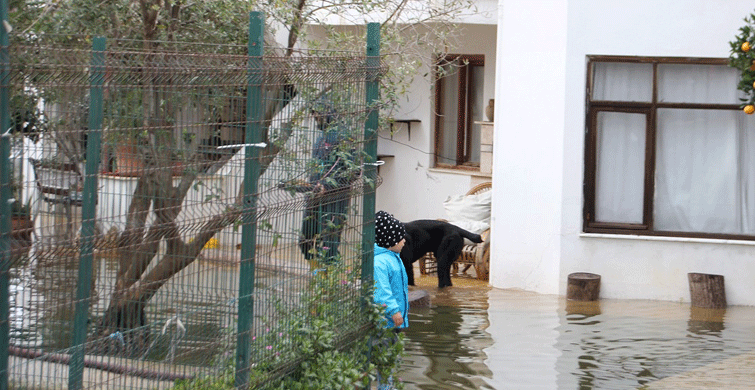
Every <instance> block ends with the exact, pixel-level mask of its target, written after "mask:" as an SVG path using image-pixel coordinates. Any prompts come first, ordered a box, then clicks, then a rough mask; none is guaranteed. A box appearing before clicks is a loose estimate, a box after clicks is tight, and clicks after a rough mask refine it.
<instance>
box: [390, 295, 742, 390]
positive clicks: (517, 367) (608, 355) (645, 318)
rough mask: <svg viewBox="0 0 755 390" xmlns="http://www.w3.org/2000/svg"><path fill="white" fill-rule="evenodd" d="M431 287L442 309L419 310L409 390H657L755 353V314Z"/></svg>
mask: <svg viewBox="0 0 755 390" xmlns="http://www.w3.org/2000/svg"><path fill="white" fill-rule="evenodd" d="M457 284H458V283H457ZM421 288H422V289H424V290H426V291H428V292H429V293H430V295H431V298H432V302H431V305H430V307H429V308H419V309H412V311H410V315H409V322H410V328H409V330H408V331H407V332H406V350H407V356H406V357H405V359H404V365H403V368H402V370H401V372H400V373H399V374H398V375H397V376H398V377H400V378H401V379H402V380H403V382H404V383H405V384H406V388H407V389H496V390H498V389H564V390H567V389H568V390H572V389H579V390H588V389H636V388H641V389H644V388H648V389H652V388H655V387H654V386H655V385H656V384H657V383H663V382H657V381H659V380H661V379H664V378H670V377H674V376H676V375H679V374H683V373H687V372H689V371H690V370H693V369H696V368H700V367H704V366H707V365H709V364H712V363H716V362H721V361H723V360H725V359H729V358H736V357H738V356H742V355H744V354H748V353H752V352H753V351H755V307H738V306H735V307H729V308H728V309H725V310H709V309H708V310H706V309H699V308H691V307H690V305H689V304H684V303H678V302H661V301H644V300H642V301H640V300H606V299H602V300H600V301H598V302H593V303H580V302H573V301H566V300H565V299H564V298H562V297H558V296H552V295H541V294H534V293H529V292H523V291H515V290H501V289H491V288H488V287H487V286H484V285H478V286H476V287H475V286H473V287H464V286H461V287H460V286H454V287H451V288H447V289H444V290H441V291H439V290H438V289H437V288H434V287H421ZM731 364H732V365H737V362H736V360H735V361H733V362H732V363H731ZM750 364H752V363H750ZM725 369H726V364H724V370H725ZM750 379H751V380H755V375H750ZM709 382H710V381H709ZM709 385H710V386H711V387H704V388H715V389H719V388H731V387H728V386H726V384H724V383H719V384H716V383H709ZM741 385H742V386H743V387H741V388H753V386H755V382H753V383H749V384H748V383H742V384H741ZM664 388H666V387H664ZM669 388H671V387H669ZM676 388H680V389H682V388H689V387H683V386H682V387H676ZM696 388H700V387H696Z"/></svg>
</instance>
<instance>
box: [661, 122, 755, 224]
mask: <svg viewBox="0 0 755 390" xmlns="http://www.w3.org/2000/svg"><path fill="white" fill-rule="evenodd" d="M754 128H755V120H753V118H752V117H751V116H748V115H742V114H741V112H740V111H722V110H678V109H676V110H672V109H666V110H659V111H658V126H657V132H658V135H657V138H658V141H657V151H656V174H655V180H656V184H655V187H656V193H655V212H654V214H655V217H654V220H655V226H656V229H658V230H666V231H683V232H704V233H731V234H753V233H755V218H754V215H755V169H754V167H755V159H754V158H753V153H755V133H753V129H754Z"/></svg>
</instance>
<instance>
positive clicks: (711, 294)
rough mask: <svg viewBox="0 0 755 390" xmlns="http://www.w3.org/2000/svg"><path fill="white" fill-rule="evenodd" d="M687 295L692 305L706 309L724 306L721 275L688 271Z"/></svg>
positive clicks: (724, 294)
mask: <svg viewBox="0 0 755 390" xmlns="http://www.w3.org/2000/svg"><path fill="white" fill-rule="evenodd" d="M687 277H688V279H689V295H690V301H691V304H692V306H695V307H704V308H708V309H723V308H726V290H725V289H724V276H723V275H710V274H698V273H693V272H690V273H688V274H687Z"/></svg>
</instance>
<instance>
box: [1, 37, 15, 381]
mask: <svg viewBox="0 0 755 390" xmlns="http://www.w3.org/2000/svg"><path fill="white" fill-rule="evenodd" d="M0 29H2V26H0ZM4 65H5V64H4ZM3 72H5V66H3ZM3 76H4V75H3ZM4 80H7V78H4ZM5 85H6V84H5V83H3V87H2V89H3V90H5V89H6V87H5ZM2 94H3V95H6V97H7V92H4V93H2ZM0 100H2V103H3V106H2V110H3V116H4V117H6V118H7V115H5V112H7V110H8V99H7V98H6V99H2V98H0ZM3 124H4V126H3V128H7V126H8V122H4V121H3ZM10 138H11V135H10V134H9V133H4V134H2V135H1V136H0V180H2V186H0V256H2V257H0V389H2V390H7V389H8V347H9V345H10V340H9V338H10V302H9V299H10V290H9V289H10V261H11V254H10V240H11V237H10V235H11V229H12V226H11V220H10V219H11V216H10V213H11V202H13V199H11V196H12V194H11V189H10V170H11V162H10Z"/></svg>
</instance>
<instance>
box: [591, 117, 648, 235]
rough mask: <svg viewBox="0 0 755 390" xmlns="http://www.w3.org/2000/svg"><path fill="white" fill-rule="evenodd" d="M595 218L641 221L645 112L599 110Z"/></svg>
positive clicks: (599, 220)
mask: <svg viewBox="0 0 755 390" xmlns="http://www.w3.org/2000/svg"><path fill="white" fill-rule="evenodd" d="M597 120H598V123H597V137H598V139H597V147H598V152H597V172H596V196H595V220H596V221H598V222H618V223H637V224H639V223H642V222H643V220H642V214H643V204H644V202H643V192H644V183H645V124H646V121H647V119H646V116H645V114H630V113H622V112H599V113H598V118H597Z"/></svg>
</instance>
